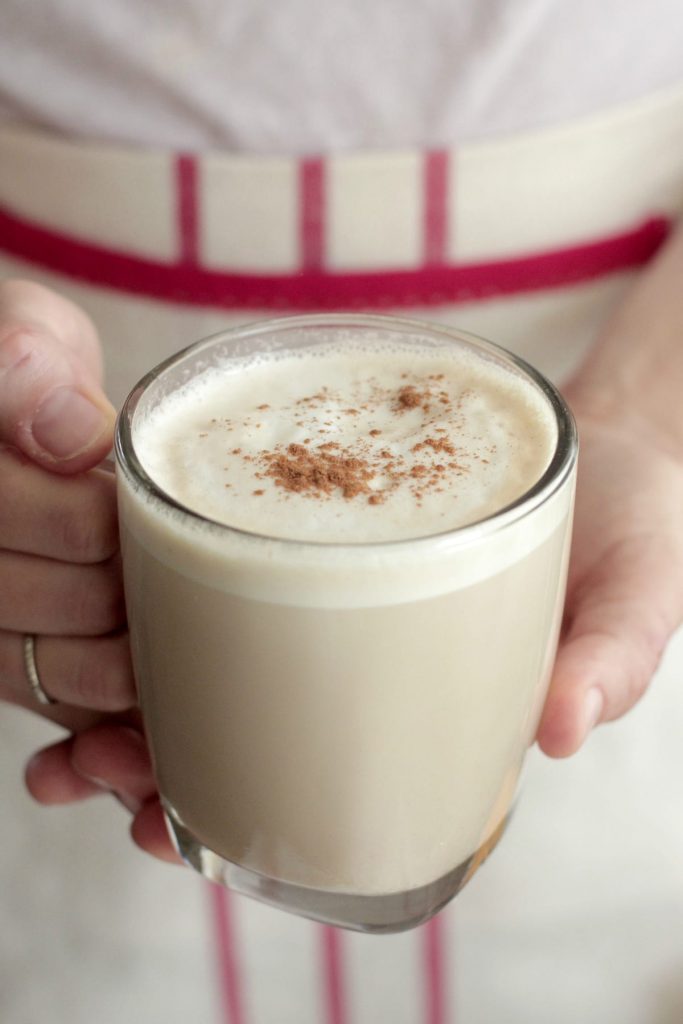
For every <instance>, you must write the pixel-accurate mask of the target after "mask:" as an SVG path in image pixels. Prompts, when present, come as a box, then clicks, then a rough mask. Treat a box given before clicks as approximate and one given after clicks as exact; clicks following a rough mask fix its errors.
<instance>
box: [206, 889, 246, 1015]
mask: <svg viewBox="0 0 683 1024" xmlns="http://www.w3.org/2000/svg"><path fill="white" fill-rule="evenodd" d="M208 893H209V899H210V906H211V917H212V921H213V933H214V938H215V942H216V965H217V968H218V980H219V984H220V993H221V1006H222V1009H223V1020H224V1022H225V1024H246V1019H247V1018H246V1016H245V1012H244V999H243V985H242V971H241V963H240V957H239V954H238V951H237V935H236V932H235V927H234V921H233V916H232V913H231V909H232V908H231V896H230V893H229V892H228V890H227V889H224V888H223V887H222V886H220V885H212V884H209V885H208Z"/></svg>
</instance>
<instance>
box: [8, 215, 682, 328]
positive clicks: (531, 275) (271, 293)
mask: <svg viewBox="0 0 683 1024" xmlns="http://www.w3.org/2000/svg"><path fill="white" fill-rule="evenodd" d="M670 228H671V222H670V221H669V220H667V219H666V218H664V217H651V218H650V219H648V220H646V221H644V222H643V223H642V224H640V225H638V226H637V227H635V228H633V229H632V230H630V231H626V232H624V233H622V234H617V235H613V236H611V237H609V238H603V239H599V240H597V241H592V242H586V243H585V244H582V245H572V246H567V247H566V248H562V249H556V250H554V251H552V252H543V253H537V254H534V255H529V256H520V257H518V258H515V259H503V260H489V261H485V262H481V263H468V264H460V265H457V266H453V265H449V266H434V267H425V268H421V269H418V270H381V271H377V272H362V273H356V272H344V273H333V272H320V271H315V272H313V271H303V272H302V273H299V274H291V275H288V274H245V273H230V272H221V271H212V270H207V269H205V268H203V267H198V266H187V265H185V264H183V263H180V262H178V263H164V262H162V261H157V260H151V259H146V258H144V257H141V256H134V255H131V254H129V253H125V252H116V251H113V250H110V249H106V248H104V247H103V246H99V245H96V244H94V243H92V242H85V241H80V240H78V239H75V238H71V237H70V236H68V235H65V234H63V233H61V232H59V231H54V230H50V229H48V228H43V227H39V226H38V225H36V224H33V223H31V222H29V221H26V220H23V219H21V218H19V217H17V216H15V215H14V214H12V213H10V212H9V211H7V210H3V209H2V208H1V207H0V249H4V251H5V252H6V253H9V254H11V255H13V256H16V257H18V258H20V259H22V260H25V261H27V262H28V263H32V264H34V265H36V266H40V267H43V268H45V269H48V270H52V271H55V272H56V273H60V274H64V275H65V276H67V277H71V278H75V279H76V280H78V281H83V282H88V283H90V284H93V285H97V286H99V287H104V288H113V289H116V290H119V291H124V292H128V293H129V294H132V295H141V296H146V297H148V298H153V299H160V300H163V301H165V302H175V303H181V304H185V305H192V306H214V307H219V308H223V309H279V310H287V309H310V310H316V309H323V310H324V309H373V308H374V309H379V308H384V309H386V308H391V307H406V306H435V305H447V304H451V303H453V304H455V303H463V302H473V301H480V300H485V299H490V298H495V297H496V296H501V295H513V294H517V293H524V292H534V291H540V290H544V289H547V288H557V287H561V286H566V285H572V284H578V283H580V282H583V281H590V280H592V279H594V278H599V277H603V276H605V275H607V274H611V273H614V272H616V271H620V270H628V269H631V268H633V267H638V266H641V265H642V264H644V263H646V262H647V261H648V260H649V259H650V258H651V257H652V256H653V255H654V254H655V252H656V251H657V249H658V248H659V247H660V245H661V244H662V242H663V241H664V239H665V238H666V236H667V234H668V232H669V230H670Z"/></svg>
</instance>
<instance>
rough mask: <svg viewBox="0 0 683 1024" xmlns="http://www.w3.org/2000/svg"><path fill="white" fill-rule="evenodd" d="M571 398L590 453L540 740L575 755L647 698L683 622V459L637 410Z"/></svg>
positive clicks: (582, 473)
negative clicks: (593, 406)
mask: <svg viewBox="0 0 683 1024" xmlns="http://www.w3.org/2000/svg"><path fill="white" fill-rule="evenodd" d="M568 398H569V402H570V404H571V405H572V406H573V409H574V413H575V415H576V418H577V422H578V427H579V436H580V443H581V453H580V456H579V476H578V489H577V504H576V515H575V526H574V540H573V546H572V554H571V560H570V568H569V583H568V590H567V602H566V606H565V617H564V628H563V632H562V637H561V640H560V648H559V651H558V656H557V661H556V664H555V669H554V672H553V677H552V681H551V686H550V691H549V694H548V698H547V701H546V705H545V709H544V712H543V716H542V719H541V723H540V727H539V730H538V737H537V738H538V743H539V745H540V747H541V749H542V750H543V751H544V752H545V753H546V754H548V755H550V756H551V757H565V756H567V755H569V754H573V753H574V752H575V751H576V750H578V749H579V747H580V746H581V745H582V744H583V742H584V741H585V739H586V738H587V736H588V734H589V733H590V731H591V729H592V728H593V726H594V725H596V724H598V723H599V722H607V721H610V720H612V719H615V718H619V717H620V716H621V715H623V714H625V712H627V711H628V710H629V709H630V708H631V707H632V706H633V705H634V704H635V703H636V701H637V700H638V699H639V698H640V697H641V696H642V694H643V693H644V691H645V690H646V688H647V686H648V684H649V682H650V680H651V679H652V676H653V674H654V672H655V670H656V668H657V665H658V663H659V660H660V657H661V655H662V653H663V651H664V648H665V647H666V645H667V643H668V641H669V639H670V638H671V636H672V634H673V633H674V631H675V630H676V628H677V627H678V626H679V625H680V624H681V622H682V621H683V530H682V529H681V514H682V513H683V461H681V459H680V458H679V457H678V455H677V453H676V451H675V449H674V448H673V446H672V445H671V444H670V441H669V439H668V437H666V436H665V435H659V434H658V433H657V431H656V429H655V427H654V426H653V424H652V422H651V421H650V420H648V419H645V418H640V417H638V416H637V415H636V414H635V412H633V411H628V410H623V409H622V410H621V411H620V412H619V413H615V412H613V411H612V412H610V413H609V415H605V416H603V417H602V418H600V419H598V418H595V417H594V416H593V417H591V416H590V415H588V414H586V413H584V411H583V410H582V408H581V400H580V398H579V397H578V396H576V399H575V401H573V400H572V398H573V396H572V393H571V389H569V393H568Z"/></svg>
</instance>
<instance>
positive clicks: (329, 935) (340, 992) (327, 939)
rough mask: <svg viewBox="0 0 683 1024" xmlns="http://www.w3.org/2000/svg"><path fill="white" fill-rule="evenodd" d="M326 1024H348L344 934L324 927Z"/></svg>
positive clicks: (323, 956) (322, 941)
mask: <svg viewBox="0 0 683 1024" xmlns="http://www.w3.org/2000/svg"><path fill="white" fill-rule="evenodd" d="M320 939H321V954H322V970H323V996H324V999H325V1011H326V1016H325V1024H346V1021H347V1015H346V997H345V993H344V969H343V962H342V945H341V944H342V933H341V931H340V930H339V929H338V928H330V927H328V926H327V925H323V926H322V928H321V929H320Z"/></svg>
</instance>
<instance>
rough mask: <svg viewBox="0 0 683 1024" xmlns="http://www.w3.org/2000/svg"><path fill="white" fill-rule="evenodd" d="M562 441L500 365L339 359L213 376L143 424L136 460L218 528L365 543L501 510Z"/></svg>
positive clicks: (466, 360)
mask: <svg viewBox="0 0 683 1024" xmlns="http://www.w3.org/2000/svg"><path fill="white" fill-rule="evenodd" d="M556 436H557V434H556V427H555V421H554V418H553V414H552V411H551V409H550V406H549V403H548V402H547V401H546V399H545V398H544V397H543V395H542V394H541V393H540V392H538V391H537V390H536V389H535V388H534V387H533V386H532V385H531V384H529V383H528V382H527V381H525V380H524V379H523V378H522V377H521V376H518V375H517V374H516V373H514V372H513V371H511V370H507V369H505V368H503V367H502V366H500V365H499V364H497V363H495V362H494V361H492V360H488V359H485V358H478V357H475V356H472V355H470V354H468V353H467V352H465V351H463V350H460V349H457V348H455V346H454V347H453V349H438V350H425V349H418V348H415V349H414V350H408V349H396V350H395V351H394V350H385V351H378V350H363V349H360V348H355V347H351V348H349V349H345V350H339V349H338V348H335V347H332V346H330V347H329V348H327V349H323V350H322V351H321V350H318V352H317V353H316V355H311V354H301V355H298V354H294V353H293V354H291V355H282V354H280V353H279V354H278V355H277V357H272V358H267V357H260V358H259V359H254V360H251V361H246V360H245V361H238V360H234V361H229V362H226V363H225V364H224V365H223V366H218V367H212V368H211V369H208V370H206V371H205V372H203V373H202V374H200V375H199V376H197V377H195V378H194V379H193V380H192V381H191V382H190V383H188V384H186V385H185V386H183V387H182V388H180V389H179V390H177V391H175V392H174V393H172V394H171V395H169V396H167V397H166V398H165V399H164V400H163V401H162V402H161V403H160V405H159V406H158V407H157V408H156V409H154V410H152V411H151V412H150V413H148V414H147V415H146V416H145V417H144V418H142V419H141V422H139V423H138V422H136V426H135V447H136V450H137V454H138V457H139V459H140V461H141V463H142V465H143V466H144V467H145V469H146V471H147V473H148V474H149V476H150V477H151V478H152V479H153V480H154V481H155V482H156V483H157V484H158V485H159V486H160V487H161V488H162V490H164V491H165V492H166V493H167V494H169V495H170V496H171V497H172V498H174V499H175V500H176V501H178V502H180V503H181V504H182V505H184V506H185V507H186V508H189V509H191V510H193V511H195V512H199V513H200V514H202V515H203V516H205V517H207V518H209V519H213V520H216V521H218V522H220V523H224V524H226V525H228V526H233V527H236V528H239V529H242V530H246V531H249V532H252V533H259V534H262V535H266V536H270V537H277V538H285V539H289V540H308V541H318V542H346V543H362V542H367V543H371V542H378V541H388V540H407V539H411V538H417V537H425V536H430V535H432V534H435V533H441V532H444V531H446V530H449V529H455V528H457V527H461V526H465V525H467V524H469V523H472V522H476V521H478V520H480V519H483V518H486V517H487V516H490V515H492V514H494V513H495V512H497V511H499V510H501V509H503V508H505V507H506V506H507V505H509V504H511V503H512V502H514V501H515V500H516V499H518V498H520V497H521V496H522V495H523V494H524V493H525V492H526V491H528V490H529V489H530V487H532V486H533V484H534V483H536V482H537V481H538V479H539V478H540V477H541V476H542V474H543V472H544V470H545V469H546V468H547V466H548V464H549V462H550V460H551V457H552V453H553V450H554V447H555V444H556Z"/></svg>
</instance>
